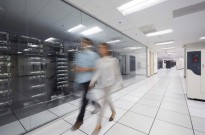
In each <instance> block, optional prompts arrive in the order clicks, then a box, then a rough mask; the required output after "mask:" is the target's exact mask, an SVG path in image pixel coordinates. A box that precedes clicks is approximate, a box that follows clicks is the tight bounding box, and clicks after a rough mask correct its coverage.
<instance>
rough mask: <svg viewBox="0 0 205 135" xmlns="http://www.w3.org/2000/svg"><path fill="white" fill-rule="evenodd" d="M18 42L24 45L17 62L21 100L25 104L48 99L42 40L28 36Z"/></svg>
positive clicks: (22, 37) (17, 77) (18, 87)
mask: <svg viewBox="0 0 205 135" xmlns="http://www.w3.org/2000/svg"><path fill="white" fill-rule="evenodd" d="M18 44H20V45H21V46H23V50H22V52H21V54H20V55H18V58H17V62H16V64H17V65H16V67H18V68H17V69H18V72H17V76H16V79H18V81H17V82H18V84H17V90H18V91H19V93H20V97H19V98H20V99H19V100H21V102H22V103H23V106H27V105H31V104H35V103H39V102H44V101H45V100H46V99H47V91H46V83H45V79H46V59H45V58H44V55H43V44H42V42H41V40H39V39H36V38H32V37H27V36H21V37H19V38H18Z"/></svg>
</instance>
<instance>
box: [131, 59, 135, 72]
mask: <svg viewBox="0 0 205 135" xmlns="http://www.w3.org/2000/svg"><path fill="white" fill-rule="evenodd" d="M130 71H131V72H133V71H136V60H135V56H130Z"/></svg>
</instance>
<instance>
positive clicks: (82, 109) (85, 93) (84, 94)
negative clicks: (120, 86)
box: [77, 81, 100, 122]
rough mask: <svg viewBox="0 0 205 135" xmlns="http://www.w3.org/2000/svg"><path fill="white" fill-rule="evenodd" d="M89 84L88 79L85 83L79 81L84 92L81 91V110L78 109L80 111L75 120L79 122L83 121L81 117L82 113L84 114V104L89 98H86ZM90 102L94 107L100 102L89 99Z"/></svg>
mask: <svg viewBox="0 0 205 135" xmlns="http://www.w3.org/2000/svg"><path fill="white" fill-rule="evenodd" d="M89 84H90V81H88V82H85V83H81V85H82V87H83V89H84V93H83V99H82V106H81V110H80V113H79V115H78V118H77V121H79V122H83V118H84V115H85V109H86V106H87V105H88V102H89V100H88V99H87V93H88V88H89ZM91 103H92V104H93V105H94V106H95V107H100V104H98V103H97V102H95V101H91Z"/></svg>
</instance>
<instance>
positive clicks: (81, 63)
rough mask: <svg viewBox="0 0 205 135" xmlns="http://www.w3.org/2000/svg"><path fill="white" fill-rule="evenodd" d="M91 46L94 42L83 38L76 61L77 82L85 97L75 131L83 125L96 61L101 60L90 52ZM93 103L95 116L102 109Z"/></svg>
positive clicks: (74, 127)
mask: <svg viewBox="0 0 205 135" xmlns="http://www.w3.org/2000/svg"><path fill="white" fill-rule="evenodd" d="M91 46H92V41H91V40H90V39H88V38H83V39H82V40H81V47H82V51H81V52H79V53H78V54H77V55H76V57H75V61H76V65H75V68H74V70H75V72H76V79H75V81H76V83H77V84H79V85H80V86H81V87H82V88H83V97H82V106H81V110H80V113H79V115H78V117H77V120H76V122H75V124H74V126H73V127H72V130H73V131H74V130H77V129H79V128H80V126H81V125H82V124H83V119H84V115H85V109H86V106H87V105H88V102H89V99H88V98H87V94H88V88H89V84H90V80H91V78H92V77H93V74H94V71H95V64H96V61H97V60H98V59H99V56H98V54H97V53H95V52H93V51H91V50H90V48H91ZM91 103H92V104H93V105H94V107H95V110H94V111H93V112H92V114H95V113H97V112H98V111H99V110H100V108H101V107H100V104H98V103H97V102H95V101H91Z"/></svg>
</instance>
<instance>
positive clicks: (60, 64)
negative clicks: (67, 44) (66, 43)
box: [56, 51, 69, 95]
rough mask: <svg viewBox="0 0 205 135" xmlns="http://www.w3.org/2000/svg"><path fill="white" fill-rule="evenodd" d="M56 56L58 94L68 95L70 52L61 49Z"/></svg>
mask: <svg viewBox="0 0 205 135" xmlns="http://www.w3.org/2000/svg"><path fill="white" fill-rule="evenodd" d="M56 56H57V57H56V94H61V93H64V95H68V94H69V90H68V54H67V53H64V52H62V51H60V52H57V53H56Z"/></svg>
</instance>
